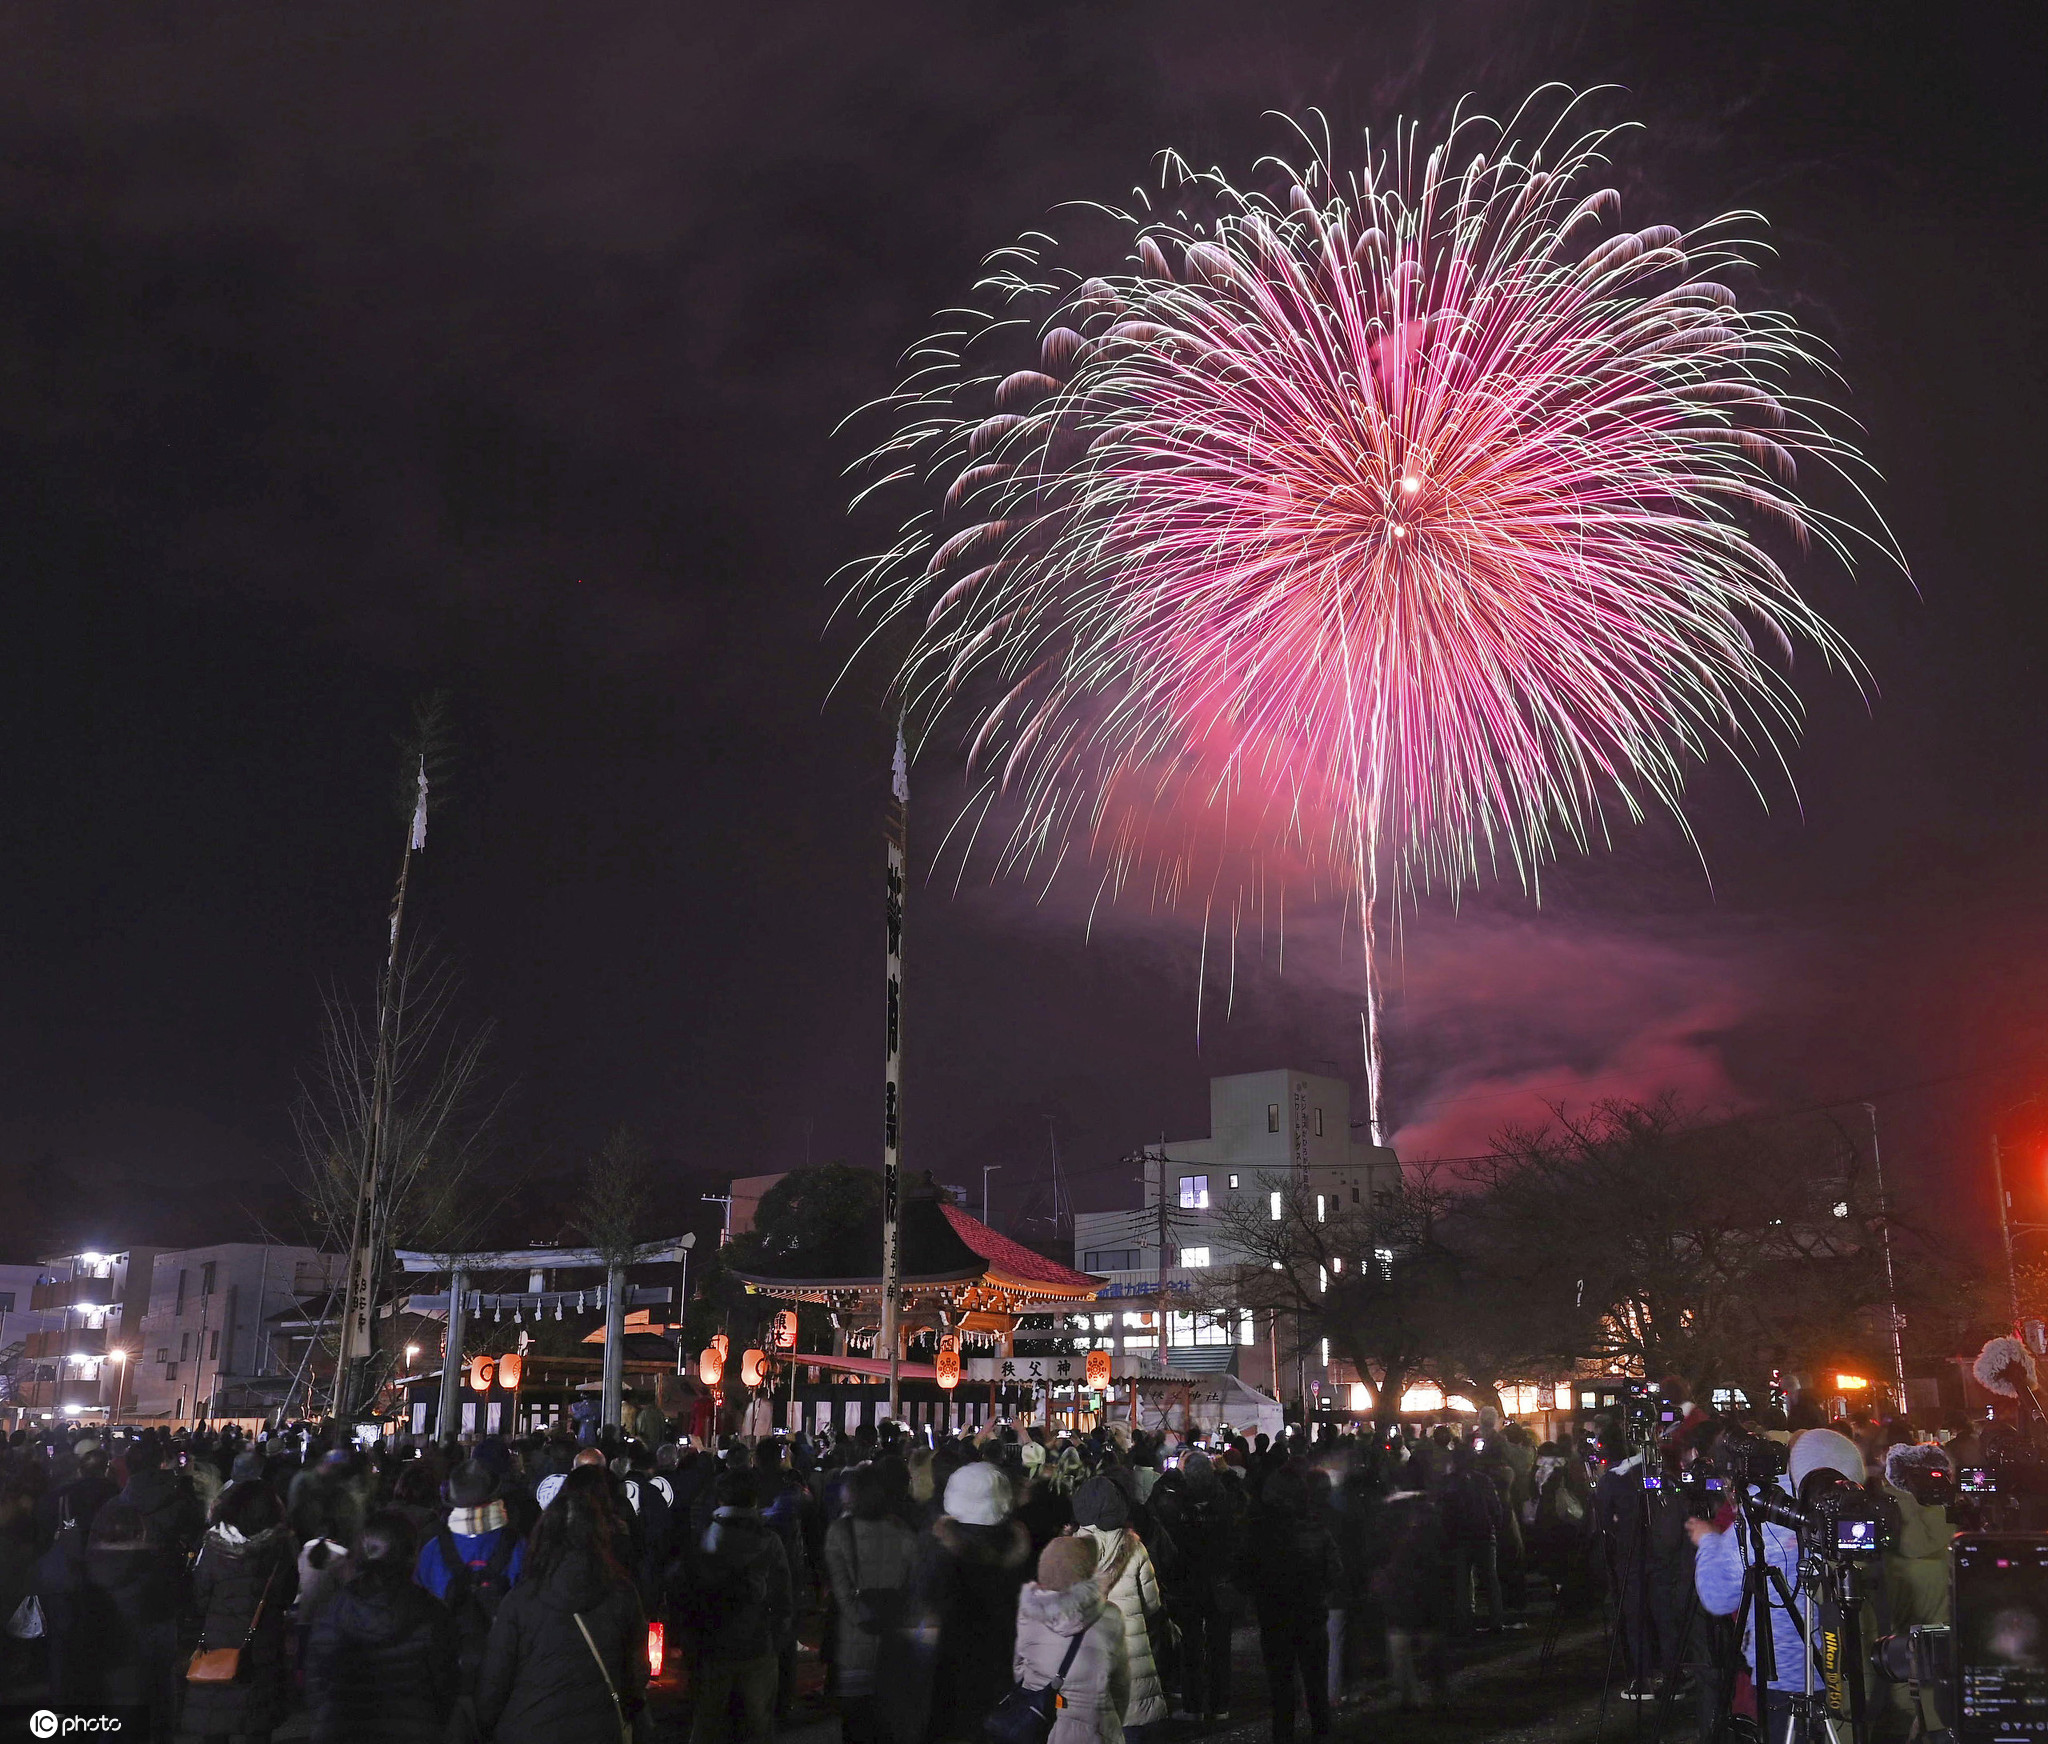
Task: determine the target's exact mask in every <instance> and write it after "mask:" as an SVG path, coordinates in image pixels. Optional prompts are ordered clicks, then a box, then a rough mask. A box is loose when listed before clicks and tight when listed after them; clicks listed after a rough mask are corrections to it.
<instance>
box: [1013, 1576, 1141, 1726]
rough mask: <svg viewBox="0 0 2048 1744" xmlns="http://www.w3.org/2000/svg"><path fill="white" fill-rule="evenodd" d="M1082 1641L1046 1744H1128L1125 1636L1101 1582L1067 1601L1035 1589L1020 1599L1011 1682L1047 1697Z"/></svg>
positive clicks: (1070, 1593) (1074, 1590)
mask: <svg viewBox="0 0 2048 1744" xmlns="http://www.w3.org/2000/svg"><path fill="white" fill-rule="evenodd" d="M1077 1635H1080V1636H1082V1637H1083V1639H1082V1642H1081V1650H1080V1651H1079V1652H1078V1653H1076V1654H1075V1655H1074V1663H1073V1665H1072V1666H1071V1667H1070V1668H1069V1669H1068V1671H1067V1675H1066V1680H1065V1682H1064V1683H1062V1684H1061V1686H1060V1695H1061V1697H1062V1700H1063V1705H1062V1707H1061V1708H1060V1710H1059V1714H1058V1717H1057V1718H1056V1719H1055V1720H1054V1722H1053V1728H1052V1735H1051V1737H1050V1738H1048V1739H1047V1740H1046V1744H1121V1740H1122V1738H1123V1735H1124V1717H1125V1712H1126V1709H1127V1708H1128V1706H1129V1703H1130V1694H1131V1686H1130V1670H1129V1666H1128V1664H1127V1662H1126V1660H1125V1658H1124V1642H1125V1631H1124V1627H1123V1624H1122V1622H1121V1621H1120V1619H1119V1617H1118V1613H1117V1609H1116V1607H1115V1606H1114V1605H1111V1604H1108V1603H1106V1602H1105V1601H1104V1599H1103V1596H1102V1589H1101V1588H1100V1587H1098V1586H1097V1585H1096V1584H1095V1583H1094V1582H1093V1581H1082V1582H1080V1583H1079V1584H1078V1585H1076V1586H1071V1587H1069V1588H1067V1590H1066V1591H1065V1592H1063V1593H1056V1592H1051V1591H1049V1590H1048V1589H1047V1588H1045V1587H1042V1586H1040V1585H1039V1584H1038V1583H1037V1582H1036V1581H1032V1582H1030V1583H1029V1584H1028V1585H1026V1586H1025V1588H1024V1590H1023V1591H1022V1592H1021V1593H1019V1594H1018V1596H1017V1644H1016V1648H1015V1651H1014V1653H1013V1655H1012V1658H1011V1676H1012V1677H1013V1678H1014V1679H1015V1681H1016V1682H1018V1683H1020V1684H1022V1685H1023V1686H1024V1687H1025V1688H1026V1689H1044V1688H1045V1686H1046V1685H1047V1684H1049V1683H1051V1682H1052V1680H1053V1679H1054V1678H1056V1677H1058V1676H1059V1675H1060V1661H1061V1660H1063V1659H1065V1658H1066V1656H1067V1649H1068V1648H1069V1647H1071V1646H1072V1645H1073V1644H1074V1637H1075V1636H1077ZM1134 1723H1136V1722H1134Z"/></svg>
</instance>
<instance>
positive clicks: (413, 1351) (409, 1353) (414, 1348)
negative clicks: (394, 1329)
mask: <svg viewBox="0 0 2048 1744" xmlns="http://www.w3.org/2000/svg"><path fill="white" fill-rule="evenodd" d="M419 1354H420V1347H419V1346H418V1345H416V1344H409V1345H407V1346H406V1347H405V1366H406V1367H407V1368H411V1367H412V1365H413V1364H414V1363H415V1362H416V1361H418V1360H419Z"/></svg>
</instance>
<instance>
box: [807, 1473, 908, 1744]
mask: <svg viewBox="0 0 2048 1744" xmlns="http://www.w3.org/2000/svg"><path fill="white" fill-rule="evenodd" d="M916 1561H917V1535H916V1534H915V1533H914V1532H912V1531H911V1530H910V1528H909V1527H908V1526H906V1525H904V1524H903V1522H902V1521H901V1520H898V1519H896V1518H895V1517H894V1516H893V1515H892V1514H890V1512H889V1509H888V1498H887V1497H886V1496H885V1495H884V1494H883V1493H882V1486H881V1484H880V1483H879V1482H878V1481H877V1480H876V1478H875V1474H874V1473H873V1472H872V1471H870V1470H869V1469H868V1468H867V1467H865V1466H863V1467H860V1468H859V1469H857V1470H855V1471H854V1472H852V1473H851V1474H849V1476H848V1477H847V1480H846V1512H845V1513H843V1514H841V1515H840V1516H839V1518H838V1519H836V1520H834V1521H833V1522H832V1524H831V1525H830V1526H829V1527H828V1528H827V1529H826V1532H825V1572H826V1574H827V1575H828V1576H829V1577H830V1580H831V1583H832V1616H833V1647H834V1653H833V1670H834V1675H835V1678H836V1680H837V1691H838V1696H839V1701H840V1713H841V1719H840V1731H841V1734H842V1735H843V1737H844V1738H845V1741H846V1744H878V1741H879V1740H880V1738H881V1737H882V1736H883V1735H884V1734H883V1732H882V1725H881V1719H880V1715H879V1714H878V1712H877V1704H876V1701H875V1673H876V1667H877V1666H878V1665H879V1664H880V1662H881V1657H882V1651H883V1645H884V1642H885V1639H886V1638H887V1637H888V1636H889V1635H890V1634H891V1633H892V1632H893V1631H894V1629H895V1628H896V1626H897V1624H898V1622H899V1621H900V1619H901V1615H902V1611H903V1605H904V1601H905V1599H906V1598H907V1596H908V1594H909V1590H910V1576H911V1570H912V1569H913V1567H914V1566H915V1565H916Z"/></svg>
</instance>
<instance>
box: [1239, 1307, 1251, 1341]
mask: <svg viewBox="0 0 2048 1744" xmlns="http://www.w3.org/2000/svg"><path fill="white" fill-rule="evenodd" d="M1251 1341H1252V1311H1251V1310H1250V1309H1249V1308H1240V1309H1239V1310H1238V1311H1237V1342H1238V1343H1239V1344H1250V1343H1251Z"/></svg>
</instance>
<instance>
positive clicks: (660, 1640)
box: [647, 1623, 668, 1677]
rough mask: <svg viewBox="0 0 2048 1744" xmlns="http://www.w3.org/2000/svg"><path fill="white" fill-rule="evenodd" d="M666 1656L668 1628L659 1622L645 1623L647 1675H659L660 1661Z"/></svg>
mask: <svg viewBox="0 0 2048 1744" xmlns="http://www.w3.org/2000/svg"><path fill="white" fill-rule="evenodd" d="M667 1658H668V1629H667V1627H666V1626H665V1625H664V1624H661V1623H649V1624H648V1625H647V1675H648V1676H649V1677H659V1676H661V1667H662V1663H663V1662H664V1661H665V1660H666V1659H667Z"/></svg>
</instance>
